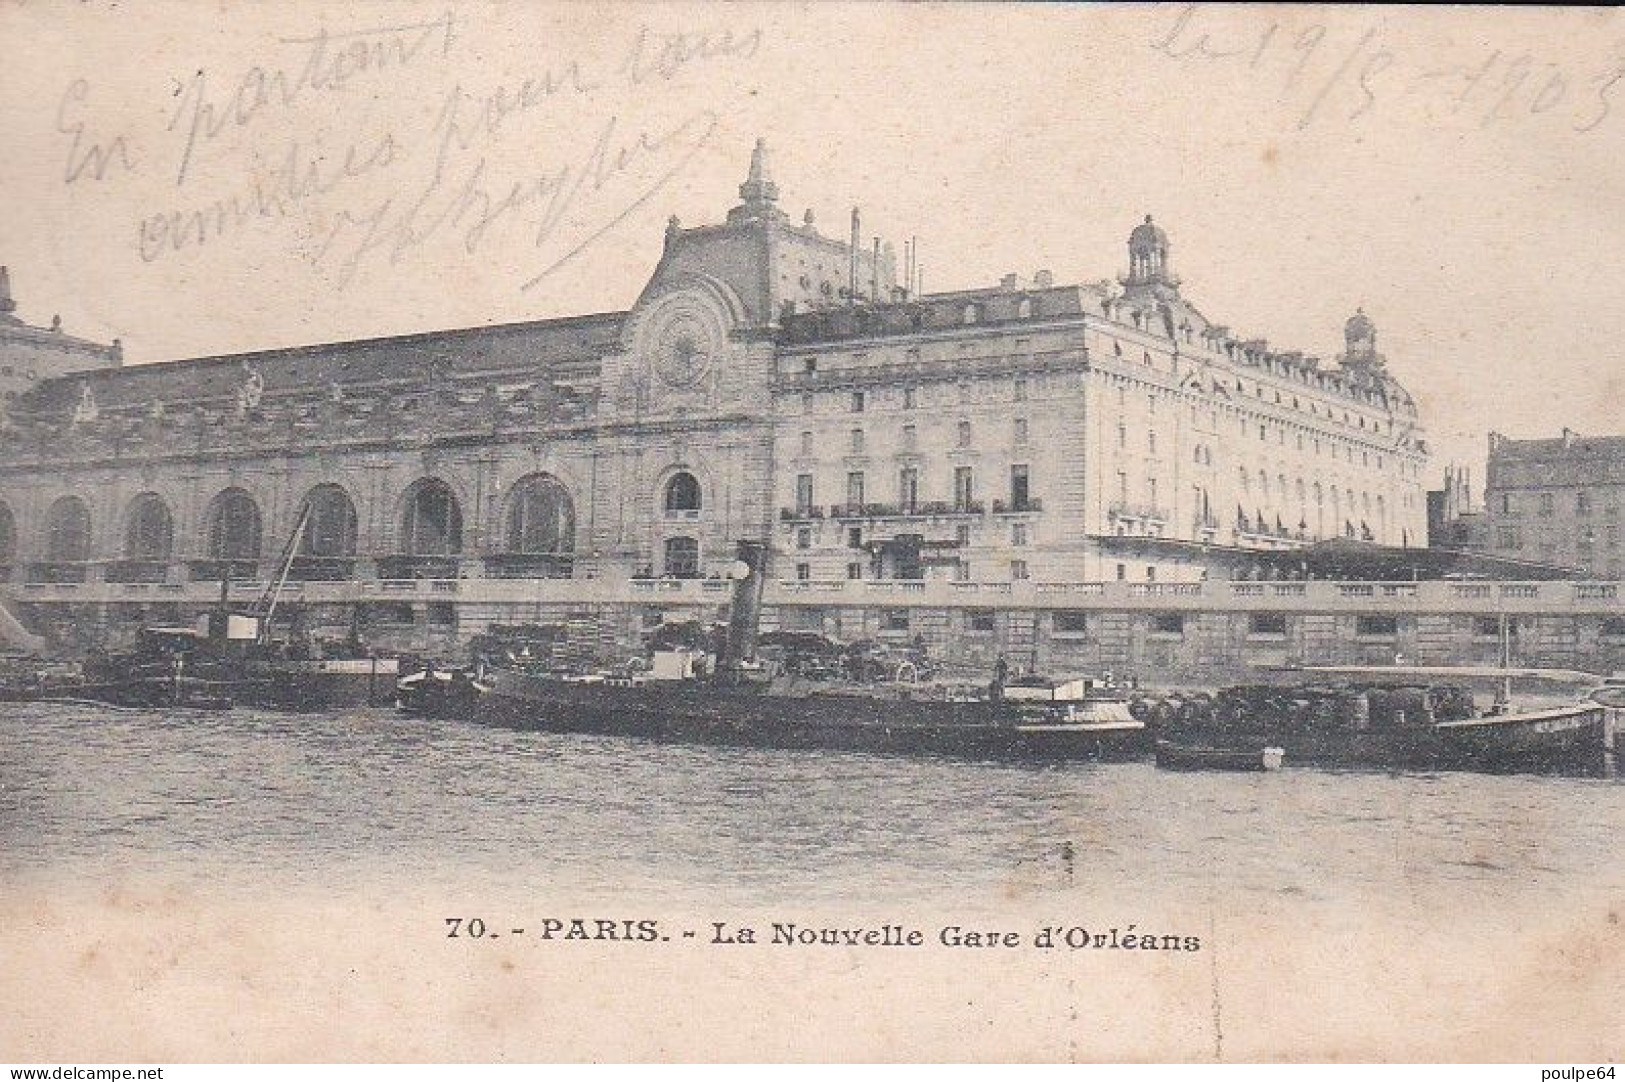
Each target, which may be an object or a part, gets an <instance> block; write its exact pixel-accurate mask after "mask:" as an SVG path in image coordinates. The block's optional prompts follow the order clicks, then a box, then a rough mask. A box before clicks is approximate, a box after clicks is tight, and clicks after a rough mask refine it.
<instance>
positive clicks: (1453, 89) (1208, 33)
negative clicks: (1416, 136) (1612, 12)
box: [1148, 4, 1625, 133]
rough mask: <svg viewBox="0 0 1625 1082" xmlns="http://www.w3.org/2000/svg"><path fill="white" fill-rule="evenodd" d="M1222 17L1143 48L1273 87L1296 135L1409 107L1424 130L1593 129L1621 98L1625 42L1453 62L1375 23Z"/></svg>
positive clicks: (1201, 12)
mask: <svg viewBox="0 0 1625 1082" xmlns="http://www.w3.org/2000/svg"><path fill="white" fill-rule="evenodd" d="M1229 14H1232V12H1231V11H1230V10H1229V9H1212V8H1207V7H1204V6H1202V5H1199V4H1190V5H1188V6H1185V7H1183V8H1180V9H1177V10H1176V11H1175V12H1174V14H1173V16H1172V17H1171V18H1170V19H1168V21H1167V24H1166V25H1165V26H1163V27H1162V28H1160V29H1159V30H1158V31H1157V32H1156V34H1155V36H1154V37H1153V38H1152V39H1151V40H1150V41H1149V42H1148V44H1149V46H1150V48H1151V49H1152V50H1154V51H1155V52H1158V53H1160V54H1162V55H1164V56H1166V57H1168V58H1170V59H1173V60H1178V61H1183V62H1186V63H1195V64H1201V65H1204V66H1208V67H1211V68H1214V69H1227V70H1229V71H1231V72H1234V73H1236V74H1240V75H1244V76H1246V77H1248V78H1252V79H1258V80H1265V81H1267V82H1268V83H1270V84H1272V85H1273V86H1274V87H1275V89H1276V90H1277V91H1278V92H1279V93H1280V95H1281V96H1282V98H1283V100H1285V101H1288V102H1289V103H1290V104H1291V106H1292V108H1293V109H1294V111H1295V112H1296V117H1297V119H1296V127H1297V128H1298V130H1300V131H1302V130H1306V129H1308V128H1310V127H1312V126H1314V125H1316V124H1324V123H1328V122H1336V121H1343V122H1349V121H1357V120H1360V119H1362V118H1365V117H1368V116H1372V115H1374V114H1376V113H1377V112H1378V111H1379V109H1381V108H1382V107H1383V106H1384V105H1385V104H1387V105H1390V106H1397V105H1399V104H1401V103H1403V104H1408V105H1411V106H1418V107H1420V109H1421V110H1422V112H1423V115H1424V116H1425V117H1426V118H1427V119H1428V120H1429V121H1430V122H1432V123H1435V124H1441V123H1454V124H1463V125H1469V126H1473V127H1477V128H1489V127H1492V126H1497V125H1505V124H1513V123H1520V122H1525V123H1541V124H1550V125H1555V126H1561V127H1563V128H1567V129H1568V130H1570V131H1573V132H1577V133H1587V132H1593V131H1596V130H1597V129H1598V128H1601V127H1602V126H1603V125H1604V124H1607V123H1608V122H1610V121H1611V120H1612V119H1614V117H1615V113H1616V112H1617V111H1618V102H1617V100H1616V99H1618V98H1619V97H1621V96H1625V85H1622V84H1625V42H1619V43H1616V44H1615V46H1614V48H1613V50H1612V52H1613V56H1612V57H1611V58H1610V59H1608V60H1605V61H1603V62H1601V63H1593V64H1592V65H1591V66H1589V67H1585V66H1581V65H1578V64H1576V63H1574V62H1572V61H1570V60H1569V59H1568V58H1567V57H1550V56H1540V55H1537V54H1536V53H1534V52H1532V51H1529V50H1516V49H1495V48H1492V49H1488V50H1485V51H1482V52H1478V53H1469V54H1467V55H1466V57H1465V58H1464V59H1461V60H1459V61H1456V62H1448V61H1447V62H1441V60H1442V58H1441V57H1439V56H1437V55H1425V56H1424V55H1420V51H1419V50H1418V49H1417V48H1416V47H1415V46H1414V45H1406V44H1403V43H1400V42H1397V41H1394V40H1390V35H1389V34H1388V33H1387V32H1386V28H1385V25H1384V23H1383V21H1382V20H1381V18H1375V19H1373V20H1371V21H1369V22H1367V23H1365V24H1364V25H1356V26H1355V27H1353V28H1351V29H1344V30H1339V29H1337V28H1335V27H1334V26H1333V25H1332V24H1330V23H1321V22H1315V23H1308V24H1303V25H1295V26H1290V27H1289V26H1287V25H1285V24H1283V23H1281V22H1269V23H1262V22H1253V23H1251V24H1248V25H1243V24H1242V23H1241V22H1240V21H1238V20H1236V19H1234V18H1227V17H1226V16H1227V15H1229Z"/></svg>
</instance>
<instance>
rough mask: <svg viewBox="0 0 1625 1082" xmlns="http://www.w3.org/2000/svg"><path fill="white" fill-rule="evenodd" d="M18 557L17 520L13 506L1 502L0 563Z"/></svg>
mask: <svg viewBox="0 0 1625 1082" xmlns="http://www.w3.org/2000/svg"><path fill="white" fill-rule="evenodd" d="M16 558H17V520H16V518H14V517H13V516H12V513H11V507H10V506H9V505H8V504H5V503H0V565H4V564H9V563H11V561H13V560H15V559H16Z"/></svg>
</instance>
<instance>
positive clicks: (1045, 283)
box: [1033, 270, 1055, 289]
mask: <svg viewBox="0 0 1625 1082" xmlns="http://www.w3.org/2000/svg"><path fill="white" fill-rule="evenodd" d="M1054 284H1055V275H1053V274H1051V273H1050V272H1049V271H1048V270H1037V271H1033V285H1035V286H1037V287H1038V288H1039V289H1048V288H1049V287H1050V286H1052V285H1054Z"/></svg>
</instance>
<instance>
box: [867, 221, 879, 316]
mask: <svg viewBox="0 0 1625 1082" xmlns="http://www.w3.org/2000/svg"><path fill="white" fill-rule="evenodd" d="M869 300H870V302H871V303H874V304H879V303H880V238H879V237H876V238H875V250H874V262H872V263H870V264H869Z"/></svg>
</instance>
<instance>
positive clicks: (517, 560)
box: [0, 144, 1427, 636]
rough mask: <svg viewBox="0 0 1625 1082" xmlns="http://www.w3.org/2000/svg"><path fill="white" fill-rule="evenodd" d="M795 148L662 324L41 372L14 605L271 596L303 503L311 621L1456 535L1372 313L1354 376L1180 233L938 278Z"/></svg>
mask: <svg viewBox="0 0 1625 1082" xmlns="http://www.w3.org/2000/svg"><path fill="white" fill-rule="evenodd" d="M765 157H766V155H765V153H764V151H763V148H762V147H761V145H760V144H759V145H758V147H757V150H756V153H755V154H753V156H752V161H751V165H750V170H749V175H748V177H747V179H746V180H745V182H744V184H742V185H741V187H740V190H739V195H740V202H739V203H738V205H737V206H735V207H733V208H732V209H731V210H729V211H728V213H727V215H726V217H725V219H724V220H723V221H722V222H721V223H719V224H714V225H701V226H696V227H685V226H682V225H681V224H679V223H678V222H677V221H676V220H675V219H674V220H673V221H672V222H671V223H670V225H669V226H668V229H667V233H666V238H665V247H664V252H663V254H662V257H661V259H660V261H659V263H658V265H657V266H656V267H655V270H654V273H653V275H652V277H651V278H650V280H649V282H648V285H647V286H646V287H645V288H644V290H643V291H642V293H641V294H640V296H639V297H638V299H637V301H636V303H635V304H634V305H633V306H632V308H631V310H630V311H627V312H620V313H612V314H606V315H592V316H585V317H581V318H569V319H555V320H545V321H539V322H531V323H520V324H511V325H505V326H491V327H479V328H473V329H468V330H453V331H445V332H435V333H427V334H413V335H407V336H403V337H398V338H387V339H375V340H368V341H360V342H346V343H336V344H329V345H317V346H309V347H299V348H292V349H279V350H272V351H266V352H260V353H252V354H242V355H234V356H225V357H210V358H202V359H197V360H186V361H176V362H171V363H164V364H150V365H141V366H132V367H110V368H104V369H100V370H95V371H90V372H85V373H76V374H73V375H69V376H65V377H62V378H59V379H54V380H49V381H46V382H44V383H42V384H41V385H39V386H37V387H35V388H34V389H33V390H31V391H29V392H27V393H26V394H24V395H22V396H21V397H19V398H17V399H16V400H14V401H13V402H12V403H11V408H10V410H9V416H8V418H7V421H6V423H5V425H4V427H3V430H0V440H3V445H0V448H3V449H0V500H3V502H0V566H3V567H4V569H5V574H6V579H7V583H8V585H7V586H6V589H7V590H8V591H9V592H10V596H11V597H12V598H13V599H14V600H16V601H20V602H21V603H22V604H24V605H25V606H27V605H30V604H33V605H35V606H36V610H37V611H36V615H41V614H45V615H48V614H49V611H50V609H49V604H48V603H55V604H60V605H65V606H69V608H68V609H64V610H63V611H73V612H76V613H78V614H79V615H80V616H81V617H83V616H84V615H85V614H86V613H87V612H88V611H89V610H87V609H86V608H85V606H86V605H89V604H92V603H94V604H100V605H103V606H104V609H102V610H98V611H100V612H102V613H103V614H104V615H105V614H106V612H107V611H108V609H107V608H105V606H109V605H110V604H111V603H112V602H116V601H121V600H123V601H131V602H132V603H133V602H140V603H141V604H142V605H144V606H146V607H147V608H150V606H151V605H154V604H165V605H179V604H182V603H183V602H185V603H191V602H202V601H204V600H206V599H208V598H210V597H212V596H213V594H214V592H217V588H218V583H219V582H220V579H221V577H222V576H223V574H224V573H225V572H226V571H227V570H229V571H230V573H231V575H232V577H233V578H235V579H237V580H244V581H257V582H264V581H267V580H268V579H269V578H271V577H272V576H273V575H274V573H275V571H276V570H277V565H278V563H279V554H280V552H281V550H282V549H283V547H284V545H285V543H286V542H287V540H288V538H289V537H290V536H291V535H292V533H293V531H294V529H295V527H296V525H297V524H298V523H299V522H300V519H301V517H303V518H304V519H305V520H306V521H305V524H304V526H303V528H302V530H300V535H299V537H298V538H297V541H296V542H295V548H296V555H295V558H294V560H293V564H292V570H291V574H290V582H291V583H292V584H293V586H292V589H293V591H294V593H293V594H292V595H290V596H291V598H292V600H291V601H290V604H292V605H293V606H294V608H293V611H298V609H299V605H300V604H301V601H300V598H301V597H302V598H303V599H304V602H308V608H309V611H311V612H312V613H314V614H315V617H314V618H316V619H317V620H318V622H321V623H337V622H341V621H343V620H347V619H350V618H352V617H353V610H347V609H346V608H345V607H346V606H350V605H358V606H363V607H370V608H369V611H372V612H373V613H374V614H375V615H376V616H377V617H378V620H377V622H378V623H380V624H388V623H389V622H390V621H394V622H395V623H396V624H400V625H407V624H410V623H412V622H413V621H414V620H415V621H416V622H417V624H418V626H419V627H420V628H421V627H422V626H424V625H425V624H426V623H427V624H429V625H433V626H438V627H441V628H456V627H457V626H458V624H459V623H461V628H460V630H461V632H462V634H463V635H464V636H466V635H467V634H469V633H471V632H472V631H475V630H478V629H479V628H480V627H483V626H485V625H486V624H488V623H491V622H493V621H495V622H519V621H522V620H525V619H531V618H536V617H537V616H541V615H547V613H545V612H543V611H542V610H541V609H537V608H534V606H536V605H541V604H543V603H544V602H546V603H548V604H556V605H561V606H566V607H569V606H577V607H579V606H582V605H589V604H591V603H593V602H594V601H596V600H601V599H603V598H607V597H618V596H623V595H622V593H621V591H624V590H625V589H626V588H627V585H628V584H630V583H649V582H653V583H656V584H661V583H672V582H675V581H678V580H686V579H694V578H697V579H700V580H707V579H709V578H711V577H712V576H713V575H715V574H717V573H718V572H720V571H721V570H723V569H725V568H726V567H727V566H728V565H729V564H730V563H731V562H732V560H733V554H734V542H735V540H736V539H739V538H763V539H767V540H769V541H770V542H771V545H772V552H773V568H772V577H773V579H774V580H775V581H776V582H779V583H783V584H784V587H785V589H786V590H793V589H794V587H793V585H792V584H796V583H804V584H815V585H816V584H820V583H825V584H830V585H831V588H832V589H834V588H835V587H834V584H836V583H854V582H857V581H862V582H865V583H888V582H890V583H903V584H907V583H930V582H932V581H933V580H937V581H942V582H950V583H961V584H987V585H988V586H989V587H990V589H991V588H992V587H994V586H999V585H1001V584H1012V583H1015V584H1023V583H1031V584H1075V583H1099V582H1106V583H1110V582H1113V581H1118V580H1126V581H1129V582H1161V583H1171V582H1172V583H1177V582H1186V581H1194V580H1198V579H1202V578H1204V577H1207V576H1208V575H1209V573H1211V572H1215V571H1217V572H1218V573H1219V574H1221V575H1224V576H1225V577H1228V576H1229V575H1230V574H1232V573H1239V576H1242V577H1244V576H1246V574H1247V565H1248V559H1249V556H1250V555H1251V554H1256V553H1260V552H1265V551H1269V552H1280V551H1281V550H1290V549H1293V548H1296V547H1298V546H1302V545H1305V544H1307V543H1311V542H1313V541H1316V540H1320V539H1327V538H1355V539H1364V540H1369V541H1375V542H1379V543H1385V544H1389V545H1395V546H1403V545H1421V544H1422V543H1423V538H1424V536H1425V529H1426V509H1425V499H1424V496H1423V476H1424V468H1425V465H1426V462H1427V448H1426V442H1425V439H1424V434H1423V431H1422V429H1421V426H1420V422H1419V419H1418V416H1417V410H1416V407H1415V405H1414V403H1413V401H1412V400H1411V398H1410V397H1409V396H1408V395H1407V394H1406V392H1405V391H1404V390H1403V388H1401V386H1400V385H1399V384H1398V383H1397V382H1396V381H1395V380H1394V378H1393V377H1392V376H1391V375H1390V373H1389V371H1388V369H1387V366H1386V363H1385V360H1384V358H1383V356H1382V355H1381V354H1380V353H1378V352H1377V349H1376V330H1375V327H1374V325H1373V324H1372V322H1371V320H1369V319H1368V318H1367V317H1365V316H1364V315H1363V314H1358V315H1356V316H1354V317H1353V318H1352V319H1350V320H1349V321H1348V325H1347V327H1346V328H1345V342H1344V349H1343V352H1341V353H1340V354H1339V355H1338V356H1337V357H1336V358H1335V360H1329V361H1326V360H1320V359H1317V358H1315V357H1313V356H1308V355H1305V354H1303V353H1300V352H1287V351H1282V350H1279V349H1276V348H1272V347H1271V346H1270V345H1269V344H1268V343H1267V342H1265V341H1264V340H1263V339H1261V338H1249V337H1245V336H1243V335H1242V334H1240V333H1238V332H1233V331H1232V330H1231V329H1230V328H1228V327H1225V326H1222V325H1220V324H1217V323H1215V322H1213V321H1212V320H1210V319H1209V318H1208V317H1207V316H1205V315H1204V314H1203V313H1202V312H1201V311H1199V310H1198V308H1197V307H1196V306H1195V305H1194V304H1193V303H1192V302H1191V301H1190V300H1188V299H1187V298H1186V297H1185V295H1184V293H1183V292H1182V290H1181V286H1180V282H1179V279H1178V278H1176V277H1175V276H1174V273H1173V265H1172V262H1171V258H1170V250H1171V246H1170V243H1169V240H1168V237H1167V236H1166V234H1164V232H1163V231H1162V229H1161V228H1160V227H1158V226H1157V225H1156V224H1154V223H1153V222H1152V220H1151V219H1150V218H1149V217H1147V218H1146V219H1145V221H1144V222H1143V223H1142V224H1139V225H1137V226H1135V227H1134V229H1133V231H1132V233H1131V234H1130V237H1129V242H1128V246H1129V252H1128V257H1129V258H1128V271H1127V274H1125V275H1122V276H1120V277H1119V278H1118V280H1117V281H1116V282H1109V283H1108V282H1102V283H1099V284H1095V285H1057V284H1054V282H1053V281H1052V279H1051V276H1050V274H1049V273H1048V272H1043V271H1040V272H1038V273H1037V274H1035V275H1034V276H1033V277H1032V278H1031V280H1022V279H1018V278H1017V277H1016V276H1014V275H1011V276H1007V277H1006V278H1005V279H1004V280H1003V281H1002V282H1001V283H999V284H998V285H995V286H992V287H990V288H985V289H976V290H966V291H960V292H951V293H937V294H928V295H915V294H914V293H912V292H911V291H910V289H909V288H908V286H909V285H910V284H912V283H911V282H909V281H907V280H903V281H900V277H901V278H903V279H913V278H914V277H915V276H914V274H913V273H912V272H911V271H908V270H907V269H900V268H899V267H898V265H897V264H898V260H897V259H896V256H895V254H894V252H893V250H892V249H891V247H890V246H884V247H883V246H881V245H880V244H879V243H878V242H874V243H872V244H865V243H863V242H862V240H861V239H860V238H859V237H858V234H857V223H856V221H855V220H854V223H853V230H852V233H851V236H850V239H849V238H848V237H840V238H834V237H828V236H824V235H822V234H821V233H820V232H819V231H818V229H817V228H816V227H815V226H814V224H813V220H812V215H811V213H810V212H809V213H808V215H807V216H806V218H805V219H804V220H803V221H793V220H791V219H790V217H789V216H788V215H786V214H785V213H784V212H783V211H782V210H781V209H780V207H779V201H778V191H777V188H776V185H775V183H774V182H773V180H772V179H771V178H770V176H769V173H768V169H767V164H766V161H765ZM854 218H855V215H854ZM900 271H901V273H900ZM307 508H308V511H307V510H306V509H307ZM1023 588H1026V587H1023ZM683 589H687V588H686V587H684V588H677V587H673V588H672V589H671V590H670V591H669V593H670V595H671V597H672V598H673V599H678V598H681V597H686V596H687V595H686V594H684V593H683ZM656 596H659V591H658V590H657V591H656ZM712 596H714V597H721V596H723V595H722V593H721V591H714V592H713V595H712ZM992 596H994V597H995V602H996V598H997V595H996V593H995V594H993V595H992ZM318 602H321V603H322V604H326V605H327V606H328V607H327V609H322V608H321V607H320V605H318ZM73 606H77V607H76V608H75V607H73ZM527 606H530V607H527ZM112 608H114V609H116V606H112ZM142 611H146V610H145V609H143V610H142ZM570 611H576V609H570ZM45 622H47V623H48V622H49V621H48V620H46V621H45Z"/></svg>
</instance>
